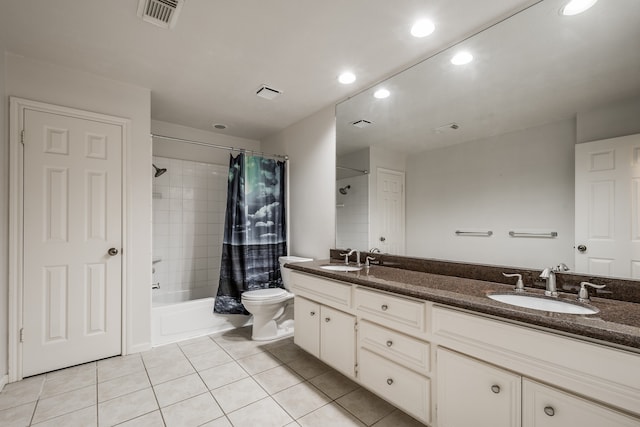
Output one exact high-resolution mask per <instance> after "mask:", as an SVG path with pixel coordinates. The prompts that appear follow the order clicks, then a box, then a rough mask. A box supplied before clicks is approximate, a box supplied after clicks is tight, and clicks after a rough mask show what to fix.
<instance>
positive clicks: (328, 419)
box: [297, 403, 366, 427]
mask: <svg viewBox="0 0 640 427" xmlns="http://www.w3.org/2000/svg"><path fill="white" fill-rule="evenodd" d="M297 421H298V424H300V425H301V426H302V427H326V426H331V427H364V426H365V425H366V424H363V423H362V422H360V421H359V420H358V419H357V418H356V417H354V416H353V415H351V414H350V413H349V412H348V411H346V410H345V409H344V408H342V407H340V405H337V404H335V403H331V404H329V405H325V406H323V407H322V408H320V409H318V410H316V411H313V412H312V413H310V414H307V415H305V416H304V417H302V418H300V419H298V420H297Z"/></svg>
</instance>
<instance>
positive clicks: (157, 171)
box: [151, 164, 167, 178]
mask: <svg viewBox="0 0 640 427" xmlns="http://www.w3.org/2000/svg"><path fill="white" fill-rule="evenodd" d="M151 166H153V168H154V169H155V170H156V173H155V175H154V176H155V177H156V178H157V177H159V176H160V175H162V174H163V173H165V172H166V171H167V168H159V167H157V166H156V165H154V164H152V165H151Z"/></svg>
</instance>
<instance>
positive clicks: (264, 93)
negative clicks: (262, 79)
mask: <svg viewBox="0 0 640 427" xmlns="http://www.w3.org/2000/svg"><path fill="white" fill-rule="evenodd" d="M256 95H258V96H259V97H260V98H264V99H268V100H269V101H271V100H272V99H276V98H277V97H279V96H280V95H282V91H280V90H278V89H274V88H272V87H269V86H267V85H262V86H260V88H259V89H258V90H257V91H256Z"/></svg>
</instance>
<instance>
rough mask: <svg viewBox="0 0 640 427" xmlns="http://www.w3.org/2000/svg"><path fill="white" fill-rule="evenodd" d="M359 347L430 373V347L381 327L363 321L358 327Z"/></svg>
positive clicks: (422, 342)
mask: <svg viewBox="0 0 640 427" xmlns="http://www.w3.org/2000/svg"><path fill="white" fill-rule="evenodd" d="M358 340H359V346H360V347H362V348H366V349H367V350H370V351H372V352H374V353H377V354H379V355H381V356H384V357H386V358H388V359H391V360H394V361H395V362H397V363H399V364H401V365H404V366H406V367H407V368H410V369H414V370H416V371H418V372H421V373H424V374H426V373H429V371H430V354H431V351H430V345H429V343H428V342H425V341H420V340H417V339H415V338H411V337H409V336H407V335H404V334H401V333H399V332H396V331H392V330H390V329H387V328H383V327H382V326H378V325H376V324H373V323H370V322H367V321H366V320H363V321H361V322H360V323H359V325H358Z"/></svg>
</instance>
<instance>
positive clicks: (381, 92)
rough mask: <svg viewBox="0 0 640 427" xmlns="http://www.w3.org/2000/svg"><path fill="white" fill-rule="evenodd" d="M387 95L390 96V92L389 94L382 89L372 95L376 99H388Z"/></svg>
mask: <svg viewBox="0 0 640 427" xmlns="http://www.w3.org/2000/svg"><path fill="white" fill-rule="evenodd" d="M389 95H391V92H389V91H388V90H387V89H384V88H382V89H378V90H377V91H375V92H374V93H373V96H375V97H376V98H378V99H384V98H388V97H389Z"/></svg>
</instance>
